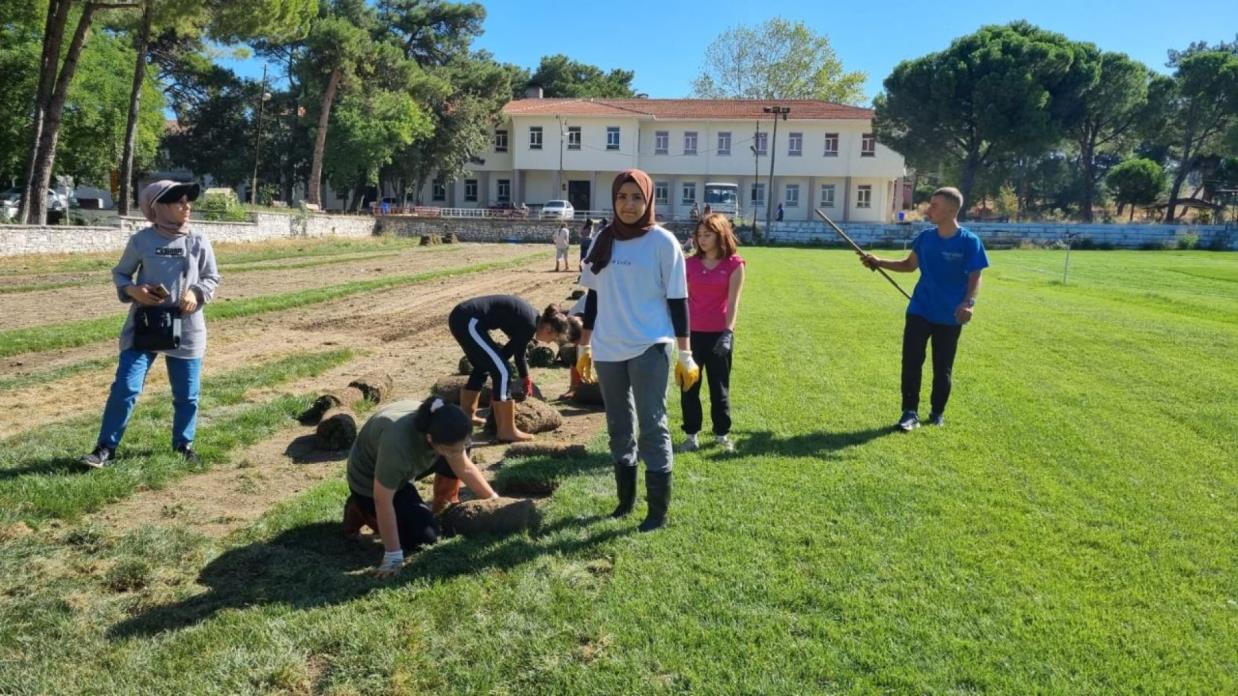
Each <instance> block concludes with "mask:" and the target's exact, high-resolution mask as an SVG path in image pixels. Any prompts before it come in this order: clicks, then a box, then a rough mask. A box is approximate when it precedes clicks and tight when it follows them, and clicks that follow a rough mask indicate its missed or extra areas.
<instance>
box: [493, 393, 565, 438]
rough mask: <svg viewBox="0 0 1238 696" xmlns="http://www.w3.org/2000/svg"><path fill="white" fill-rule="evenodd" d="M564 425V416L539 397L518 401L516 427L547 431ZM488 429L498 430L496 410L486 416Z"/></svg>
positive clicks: (539, 431) (540, 431) (529, 430)
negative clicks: (495, 416)
mask: <svg viewBox="0 0 1238 696" xmlns="http://www.w3.org/2000/svg"><path fill="white" fill-rule="evenodd" d="M562 425H563V416H562V415H561V414H560V413H559V412H558V411H556V410H555V409H554V407H553V406H551V405H550V404H548V403H546V402H545V401H542V400H541V399H539V398H537V397H533V398H531V399H525V400H524V401H520V402H517V403H516V428H517V429H519V430H523V431H524V432H526V433H534V434H536V433H545V432H550V431H551V430H558V429H559V427H560V426H562ZM486 430H487V431H489V432H492V433H493V432H496V429H495V423H494V411H493V410H492V411H491V412H490V415H489V416H487V417H486Z"/></svg>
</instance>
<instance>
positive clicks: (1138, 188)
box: [1105, 157, 1165, 221]
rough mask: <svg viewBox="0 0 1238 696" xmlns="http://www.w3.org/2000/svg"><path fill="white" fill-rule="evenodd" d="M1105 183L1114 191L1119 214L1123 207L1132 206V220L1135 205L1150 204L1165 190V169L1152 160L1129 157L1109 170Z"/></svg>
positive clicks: (1131, 218) (1132, 218)
mask: <svg viewBox="0 0 1238 696" xmlns="http://www.w3.org/2000/svg"><path fill="white" fill-rule="evenodd" d="M1105 184H1106V185H1108V186H1109V189H1110V190H1112V191H1113V197H1114V200H1116V201H1117V202H1118V214H1119V215H1121V214H1122V208H1123V207H1124V206H1127V205H1129V206H1130V207H1131V214H1130V220H1132V221H1133V220H1134V219H1135V206H1137V205H1149V204H1152V203H1155V202H1156V199H1157V198H1158V197H1159V196H1160V195H1161V194H1162V193H1164V191H1165V170H1163V169H1161V165H1159V164H1157V163H1156V162H1153V161H1152V160H1146V159H1140V158H1138V157H1136V158H1135V159H1129V160H1126V161H1125V162H1123V163H1121V164H1119V165H1118V166H1116V167H1114V168H1113V169H1111V170H1109V174H1108V175H1106V176H1105Z"/></svg>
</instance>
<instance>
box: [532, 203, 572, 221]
mask: <svg viewBox="0 0 1238 696" xmlns="http://www.w3.org/2000/svg"><path fill="white" fill-rule="evenodd" d="M575 216H576V209H575V208H573V207H572V204H571V203H568V202H567V201H546V205H543V206H542V213H541V216H540V217H541V219H543V220H571V219H572V218H573V217H575Z"/></svg>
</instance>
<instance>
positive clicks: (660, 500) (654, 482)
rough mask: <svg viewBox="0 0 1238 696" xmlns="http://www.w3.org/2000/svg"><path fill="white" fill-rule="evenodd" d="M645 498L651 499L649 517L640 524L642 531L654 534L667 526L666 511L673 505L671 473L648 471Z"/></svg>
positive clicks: (646, 473)
mask: <svg viewBox="0 0 1238 696" xmlns="http://www.w3.org/2000/svg"><path fill="white" fill-rule="evenodd" d="M645 497H647V498H648V499H649V515H648V516H647V517H645V521H644V522H641V523H640V530H641V531H642V532H652V531H653V530H655V529H659V528H661V527H664V526H666V509H667V508H669V507H670V505H671V472H669V471H646V472H645Z"/></svg>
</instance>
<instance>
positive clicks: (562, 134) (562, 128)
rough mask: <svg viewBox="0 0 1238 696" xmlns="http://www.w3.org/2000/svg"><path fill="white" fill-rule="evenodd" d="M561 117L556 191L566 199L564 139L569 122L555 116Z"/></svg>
mask: <svg viewBox="0 0 1238 696" xmlns="http://www.w3.org/2000/svg"><path fill="white" fill-rule="evenodd" d="M555 118H557V119H559V177H558V178H557V179H556V180H555V192H556V193H558V194H559V196H560V197H561V198H563V199H564V200H566V199H567V196H565V195H563V140H564V138H566V137H567V122H566V121H564V120H563V118H562V117H561V116H555Z"/></svg>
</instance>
